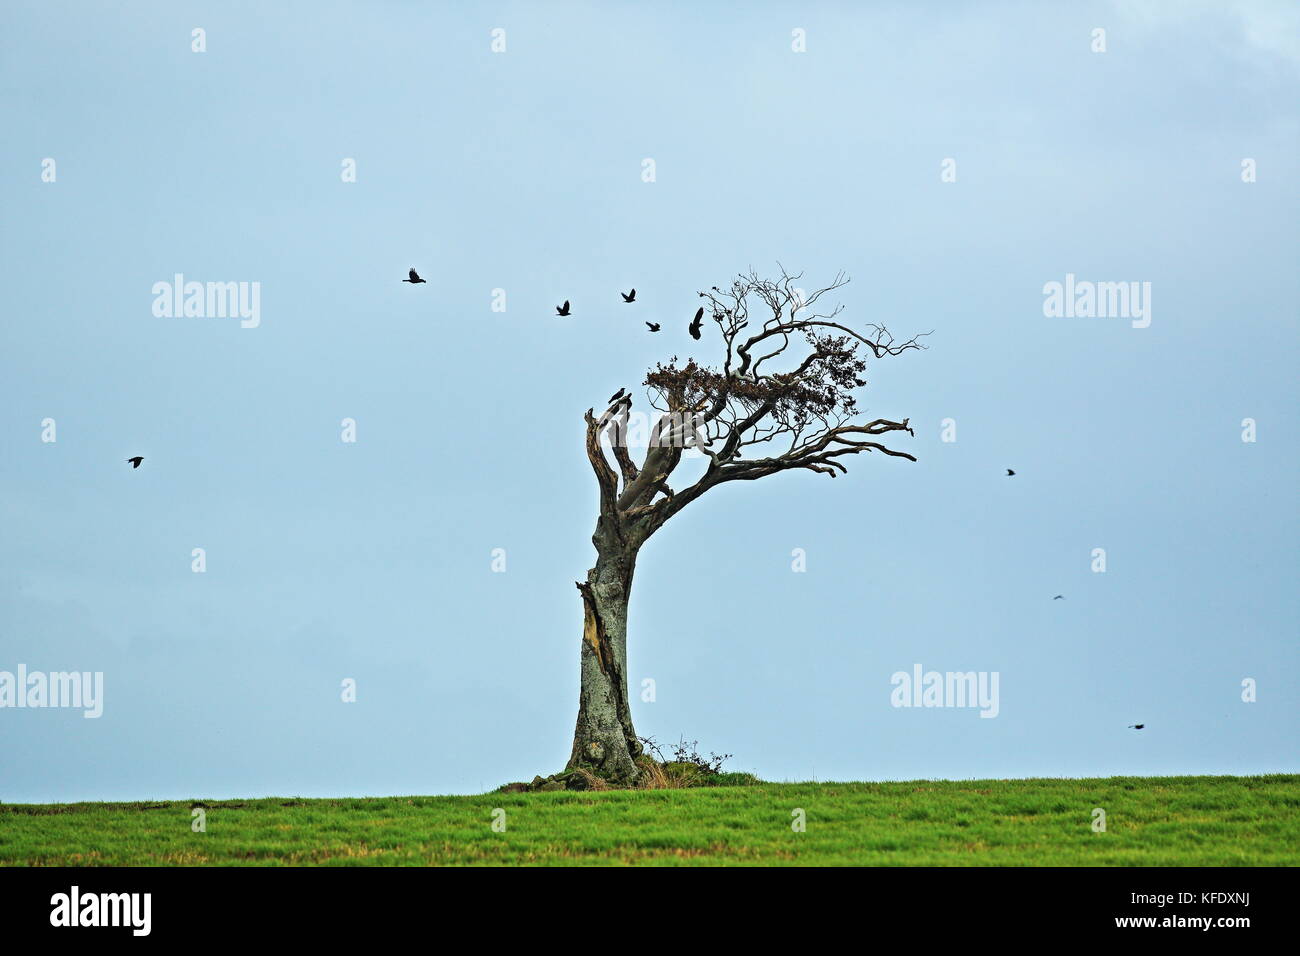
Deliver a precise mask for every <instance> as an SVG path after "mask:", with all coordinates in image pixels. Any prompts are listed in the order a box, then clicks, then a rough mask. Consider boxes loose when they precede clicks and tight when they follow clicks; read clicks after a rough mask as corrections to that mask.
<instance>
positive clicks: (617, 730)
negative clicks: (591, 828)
mask: <svg viewBox="0 0 1300 956" xmlns="http://www.w3.org/2000/svg"><path fill="white" fill-rule="evenodd" d="M604 525H605V522H603V521H602V522H601V526H602V527H603V526H604ZM593 540H594V542H595V543H596V550H597V559H596V566H595V567H594V568H592V569H591V570H590V571H588V572H587V580H586V581H585V582H578V591H579V592H580V593H581V595H582V605H583V626H582V683H581V688H580V690H579V693H578V722H577V725H576V726H575V727H574V731H573V751H572V753H571V754H570V756H569V763H568V768H569V769H573V768H576V767H582V768H584V769H586V770H589V771H591V772H592V773H594V774H596V775H597V776H599V777H602V778H604V779H606V780H608V781H609V782H611V783H614V784H616V785H619V786H630V785H631V784H634V783H635V782H636V780H637V777H638V776H639V774H640V771H639V770H638V768H637V765H636V758H637V757H639V756H640V755H641V743H640V741H639V740H638V739H637V736H636V730H635V728H634V727H633V726H632V712H631V709H630V708H629V706H628V694H627V606H628V598H629V596H630V594H631V590H632V572H633V570H634V569H635V567H636V551H635V550H634V549H633V548H631V547H630V546H629V545H628V544H627V543H626V542H618V541H613V540H609V539H607V538H605V537H604V536H602V533H601V528H600V527H598V529H597V532H596V535H595V537H594V538H593Z"/></svg>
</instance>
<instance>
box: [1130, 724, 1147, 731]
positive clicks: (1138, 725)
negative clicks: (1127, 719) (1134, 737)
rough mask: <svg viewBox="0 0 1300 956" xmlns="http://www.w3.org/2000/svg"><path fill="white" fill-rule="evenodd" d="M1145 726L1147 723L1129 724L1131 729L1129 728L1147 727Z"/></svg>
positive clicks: (1139, 728)
mask: <svg viewBox="0 0 1300 956" xmlns="http://www.w3.org/2000/svg"><path fill="white" fill-rule="evenodd" d="M1145 726H1146V724H1129V725H1128V729H1129V730H1141V729H1142V728H1143V727H1145Z"/></svg>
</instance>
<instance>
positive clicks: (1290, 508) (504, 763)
mask: <svg viewBox="0 0 1300 956" xmlns="http://www.w3.org/2000/svg"><path fill="white" fill-rule="evenodd" d="M2 16H3V29H2V30H0V53H2V56H0V76H2V78H3V87H2V89H0V99H2V101H3V105H4V113H5V117H6V121H5V127H6V130H5V144H4V148H3V150H0V188H2V189H3V206H4V221H5V228H4V230H3V233H2V234H0V244H2V246H0V251H2V252H3V256H4V260H5V262H6V263H7V264H8V266H9V268H8V269H7V270H6V283H5V284H6V293H7V296H6V298H7V309H6V312H7V315H6V320H5V322H4V338H3V349H2V350H0V400H2V401H0V429H2V435H3V445H4V449H5V454H4V455H3V456H2V457H0V463H2V464H0V491H2V492H3V494H2V495H0V508H3V529H4V530H3V536H2V537H0V670H8V671H14V670H15V669H16V668H17V666H18V665H19V664H24V665H26V667H27V668H29V669H31V670H40V671H61V670H79V671H102V672H103V673H104V684H105V691H104V697H105V699H104V714H103V716H102V717H101V718H99V719H97V720H87V719H83V717H82V716H81V714H80V712H78V711H75V710H59V709H43V710H41V709H0V799H3V800H6V801H53V800H83V799H85V800H93V799H143V798H184V797H227V796H252V795H265V794H297V795H304V796H324V795H336V794H348V795H372V794H392V793H448V792H478V791H482V790H485V789H489V788H491V787H494V786H496V785H498V784H500V783H504V782H506V781H507V780H514V779H519V778H524V779H529V778H531V777H532V775H533V774H535V773H547V772H551V771H554V770H556V769H559V767H560V766H561V765H562V764H563V762H564V760H565V759H566V758H567V756H568V749H569V744H570V741H571V736H572V726H573V719H574V716H575V713H576V704H577V679H578V667H577V664H578V651H579V637H580V625H581V605H580V601H579V597H578V594H577V592H576V590H575V589H574V587H573V582H574V581H575V580H577V579H579V578H581V577H583V575H584V574H585V572H586V569H587V568H588V567H589V566H590V565H591V563H592V560H593V557H594V554H593V550H592V547H591V542H590V536H591V532H592V530H593V526H594V520H595V514H596V487H595V483H594V480H593V479H592V476H591V473H590V470H589V468H588V465H587V462H586V459H585V456H584V454H583V450H582V412H583V411H584V410H585V409H587V408H588V407H591V406H593V405H597V404H599V403H600V402H602V401H603V400H604V399H605V398H606V397H607V396H608V395H610V394H611V393H613V392H614V391H615V390H616V389H618V388H619V387H622V386H633V387H634V388H633V393H634V394H635V395H636V396H637V400H638V407H644V389H642V388H641V387H640V382H641V379H642V376H643V375H644V371H645V369H646V368H647V367H648V366H650V365H652V364H653V363H654V362H656V361H660V360H666V359H667V358H668V357H669V356H671V355H674V354H676V355H679V356H681V357H685V356H687V355H693V356H695V357H697V358H700V359H702V360H708V361H716V360H717V358H718V349H719V343H718V341H717V340H716V339H715V340H713V341H709V340H708V339H706V340H705V341H704V342H702V343H699V344H696V343H693V342H692V341H691V340H690V339H689V338H688V337H687V335H686V323H687V321H688V320H689V317H690V315H691V313H692V312H693V311H694V309H695V306H696V301H697V300H696V295H695V293H696V291H697V290H698V289H701V288H707V287H708V286H712V285H726V284H728V282H729V279H730V277H732V276H734V275H735V274H736V273H737V272H739V271H743V270H746V269H748V268H749V267H751V266H752V267H754V268H755V269H757V270H758V271H760V272H764V273H771V272H773V271H774V270H775V269H776V263H777V261H778V260H779V261H780V262H781V263H783V264H785V265H786V266H787V267H789V268H790V269H792V270H802V271H804V273H805V277H806V282H805V283H803V284H804V285H806V286H807V287H809V288H812V287H815V286H816V285H818V284H824V283H825V282H828V281H829V280H830V279H831V278H832V277H833V276H834V274H835V273H836V272H837V271H839V270H844V271H845V272H847V273H848V274H849V275H850V276H851V278H852V282H851V283H850V284H849V285H848V286H847V287H845V288H844V289H843V290H841V292H840V293H839V294H838V301H841V302H843V304H844V306H845V309H846V311H845V313H844V318H845V320H847V321H849V322H855V323H859V324H865V323H868V322H883V323H885V324H887V325H888V326H889V327H890V329H891V330H893V331H895V332H897V333H903V334H911V333H914V332H921V331H928V330H933V334H932V335H931V336H929V338H928V339H927V342H928V344H929V349H928V350H927V351H925V352H912V353H908V354H907V355H905V356H903V357H900V358H896V359H892V360H889V361H887V362H881V363H877V364H873V365H872V366H871V368H870V369H869V373H870V379H871V387H870V388H869V389H868V390H867V391H866V392H865V393H864V395H863V397H862V398H861V399H860V405H862V406H864V407H865V408H866V409H867V411H868V413H869V414H870V415H871V416H872V417H877V416H879V417H886V418H894V419H898V418H903V417H907V418H910V420H911V422H912V424H913V425H914V426H915V428H916V437H915V438H914V439H909V438H907V437H906V436H904V437H903V438H902V439H900V440H897V441H895V443H894V444H895V445H897V446H898V447H902V448H905V449H906V450H908V451H910V452H912V453H913V454H915V455H916V456H917V457H918V459H919V460H918V462H916V463H911V462H907V461H905V460H901V459H891V458H884V457H881V456H869V455H864V456H859V457H858V458H857V459H856V460H854V461H853V462H852V464H851V469H850V474H849V475H848V476H846V477H840V478H837V479H835V480H834V481H832V480H830V479H828V478H825V477H821V476H817V475H813V474H811V473H804V472H800V473H797V474H785V475H778V476H775V477H773V478H769V479H765V480H762V481H760V482H746V483H736V484H735V485H732V486H727V487H723V488H721V489H718V490H716V491H714V492H711V493H710V494H709V495H708V496H706V497H705V498H704V499H703V500H702V501H700V502H698V503H696V504H693V505H692V506H690V507H689V508H688V509H686V510H685V511H683V512H682V513H681V515H679V516H678V517H677V518H675V519H674V520H673V521H672V522H671V523H670V524H669V525H668V526H666V527H665V528H664V529H663V531H661V532H660V533H659V534H658V535H657V536H656V537H655V538H654V539H653V540H652V541H651V542H650V543H649V544H648V545H647V547H646V549H645V550H644V551H643V552H642V555H641V558H640V561H639V564H638V569H637V579H636V585H635V593H634V595H633V600H632V609H631V621H630V634H629V656H630V665H629V666H630V672H631V675H630V676H631V677H632V681H633V684H634V685H638V686H639V684H640V681H641V680H642V679H643V678H647V677H648V678H652V679H653V680H654V681H655V683H656V689H657V695H656V700H655V701H654V702H653V703H644V702H640V701H639V700H637V701H634V711H633V713H634V717H635V719H636V721H637V726H638V730H639V731H640V732H641V733H643V734H651V735H655V736H656V737H658V738H659V739H660V740H661V741H667V740H675V739H677V737H678V736H679V735H685V736H686V737H687V738H688V739H698V740H699V741H700V743H701V747H702V748H704V749H712V750H715V751H719V752H726V753H731V754H734V755H735V757H734V758H733V760H732V761H731V762H730V764H729V765H730V766H731V767H732V768H733V769H740V770H752V771H755V772H757V773H759V774H760V775H762V776H764V777H766V778H768V779H773V780H802V779H813V778H815V779H821V780H828V779H911V778H922V777H946V778H969V777H1021V776H1043V775H1049V776H1091V775H1110V774H1174V773H1259V772H1270V771H1295V770H1296V747H1295V739H1296V731H1297V726H1298V724H1300V721H1298V720H1297V718H1298V717H1300V692H1298V691H1297V676H1298V674H1297V670H1298V668H1297V664H1298V663H1300V661H1298V660H1297V653H1296V650H1297V640H1296V638H1297V633H1296V619H1297V613H1296V612H1297V598H1296V589H1295V581H1296V577H1297V571H1300V567H1298V566H1297V565H1298V562H1297V551H1296V546H1295V542H1296V533H1297V530H1298V529H1297V510H1296V497H1295V476H1296V471H1297V464H1298V461H1297V457H1298V456H1297V451H1296V449H1297V447H1298V444H1297V439H1298V438H1300V436H1297V421H1296V385H1295V371H1294V370H1295V368H1296V366H1297V358H1298V356H1297V334H1296V333H1297V302H1298V301H1300V282H1298V281H1297V277H1296V268H1295V262H1296V247H1297V243H1296V240H1297V231H1298V230H1297V223H1300V215H1298V213H1300V209H1298V208H1297V206H1298V205H1300V203H1298V202H1297V194H1296V189H1295V183H1296V182H1297V177H1298V176H1300V161H1298V159H1297V155H1298V154H1297V144H1298V142H1300V125H1298V123H1297V119H1298V117H1297V108H1296V104H1297V96H1296V94H1297V80H1298V79H1300V26H1298V25H1297V16H1296V14H1295V12H1294V7H1292V6H1291V5H1289V4H1269V3H1254V4H1246V3H1242V4H1233V3H1228V4H1214V5H1210V4H1206V5H1198V4H1177V5H1168V4H1165V5H1162V4H1150V5H1148V4H1129V3H1125V4H1121V5H1111V4H1092V5H1089V4H1079V5H1068V6H1066V5H1056V4H1028V3H1024V4H1012V3H1006V4H1003V3H989V4H938V3H933V4H929V3H927V4H902V3H899V4H871V5H867V4H847V3H845V4H831V3H820V4H817V3H814V4H779V3H753V4H747V5H746V6H745V9H744V12H743V14H741V13H738V12H737V10H736V8H735V7H734V5H721V4H717V5H714V4H709V5H701V4H688V3H665V4H655V5H653V6H652V7H647V6H643V5H638V6H633V5H631V4H618V3H608V4H590V5H586V4H559V3H549V4H536V3H535V4H522V3H521V4H509V3H496V4H483V5H479V6H470V5H464V4H455V5H453V4H436V5H435V4H416V3H375V4H359V3H358V4H344V3H335V4H316V3H313V4H307V3H284V4H255V3H221V4H216V3H166V4H163V3H156V4H133V5H130V6H126V7H120V6H119V7H106V6H104V5H100V4H89V3H79V4H68V3H50V2H40V3H37V2H14V3H9V4H6V6H5V10H4V13H3V15H2ZM196 27H198V28H202V29H203V30H204V31H206V45H207V48H206V52H203V53H195V52H192V50H191V31H192V30H193V29H194V28H196ZM1097 27H1101V28H1104V29H1105V30H1106V50H1105V52H1104V53H1095V52H1092V50H1091V49H1090V47H1091V45H1092V43H1093V40H1092V31H1093V30H1094V28H1097ZM494 28H500V29H503V30H504V31H505V37H506V50H505V52H503V53H493V52H492V51H491V48H490V44H491V39H492V38H491V35H490V34H491V31H492V30H493V29H494ZM796 29H800V30H803V31H805V35H806V52H803V53H796V52H794V51H793V50H792V48H791V44H792V31H794V30H796ZM46 158H52V159H54V160H55V163H56V167H55V168H56V179H55V181H54V182H43V181H42V175H41V173H42V161H43V160H44V159H46ZM349 158H350V159H354V160H355V161H356V168H357V177H356V182H352V183H348V182H343V181H342V179H341V176H340V171H341V164H342V163H343V161H344V160H345V159H349ZM646 158H651V159H653V160H654V162H655V170H656V177H655V181H654V182H644V181H643V180H642V161H643V160H644V159H646ZM947 158H952V159H954V160H955V161H956V164H957V165H956V168H957V180H956V181H955V182H942V181H941V178H940V171H941V163H942V162H943V161H944V160H945V159H947ZM1246 158H1250V159H1253V160H1255V163H1256V169H1257V181H1255V182H1253V183H1245V182H1243V181H1242V175H1241V164H1242V160H1243V159H1246ZM410 266H415V267H416V268H418V269H419V270H420V271H421V273H422V274H423V275H424V277H425V278H426V279H428V280H429V281H428V284H427V285H422V286H411V285H406V284H402V283H401V282H400V281H399V280H400V279H401V278H403V277H404V275H405V270H406V269H407V268H408V267H410ZM176 273H183V274H184V275H185V276H186V277H187V279H192V280H199V281H236V282H258V283H260V289H261V316H260V318H261V322H260V325H259V326H258V327H257V328H249V329H244V328H240V326H239V323H238V321H237V320H231V319H220V318H159V317H156V316H154V315H153V313H152V308H151V307H152V302H153V296H152V294H151V288H152V286H153V284H154V283H156V282H159V281H170V280H171V278H172V276H173V275H174V274H176ZM1067 273H1073V274H1075V275H1076V276H1078V277H1079V278H1080V279H1091V280H1098V281H1142V282H1150V283H1151V288H1152V302H1151V304H1152V321H1151V325H1150V327H1148V328H1145V329H1135V328H1133V327H1132V326H1131V324H1130V323H1129V322H1128V321H1127V320H1124V319H1122V318H1116V317H1110V318H1048V317H1046V316H1044V314H1043V291H1042V290H1043V286H1044V284H1045V283H1048V282H1052V281H1063V280H1064V278H1065V276H1066V274H1067ZM632 286H635V287H636V289H637V290H638V302H637V303H636V304H635V305H634V306H624V305H622V303H621V302H620V301H619V300H618V297H617V291H618V290H620V289H622V290H626V289H627V288H629V287H632ZM495 289H504V290H506V297H507V298H506V301H507V308H506V311H505V312H494V311H492V309H491V304H492V296H493V290H495ZM566 298H567V299H570V300H571V301H572V303H573V313H574V314H573V316H572V317H571V318H568V319H558V318H556V317H555V315H554V306H555V305H556V304H558V303H559V302H561V301H563V300H564V299H566ZM645 320H651V321H662V322H663V324H664V332H663V333H661V334H660V335H650V334H648V333H647V332H646V331H645V327H644V326H643V325H642V324H641V323H642V321H645ZM46 418H52V419H54V420H55V422H56V423H57V441H55V442H53V443H50V442H43V441H42V440H41V434H42V426H41V422H42V420H43V419H46ZM344 418H353V419H355V420H356V422H357V441H356V442H355V443H344V442H342V441H341V440H340V422H341V420H342V419H344ZM946 418H951V419H954V420H955V421H956V427H957V440H956V441H955V442H950V443H945V442H943V441H941V436H940V423H941V421H942V420H944V419H946ZM1245 418H1253V419H1254V420H1255V421H1256V422H1257V429H1258V431H1257V441H1255V442H1253V443H1248V442H1243V441H1242V440H1241V423H1242V420H1243V419H1245ZM132 455H144V456H145V457H146V461H145V463H144V466H143V467H142V468H140V469H139V470H138V471H133V470H131V469H130V468H129V467H128V466H127V465H126V464H125V463H124V459H126V458H127V457H129V456H132ZM1008 467H1010V468H1014V469H1015V470H1016V471H1017V475H1016V476H1015V477H1014V478H1008V477H1006V475H1005V469H1006V468H1008ZM194 548H203V549H205V551H206V554H207V571H206V572H205V573H202V574H195V573H193V572H192V571H191V552H192V549H194ZM494 548H504V549H505V552H506V555H507V568H508V570H507V571H506V572H505V573H493V572H492V570H491V554H492V550H493V549H494ZM795 548H802V549H804V551H805V552H806V554H807V571H806V572H805V573H795V572H793V571H792V570H791V552H792V551H793V549H795ZM1094 548H1104V549H1105V550H1106V556H1107V569H1106V571H1105V573H1095V572H1093V571H1092V570H1091V563H1092V551H1093V549H1094ZM1058 593H1060V594H1064V595H1066V599H1065V600H1063V601H1053V600H1052V597H1053V595H1055V594H1058ZM916 663H920V664H922V665H923V666H924V667H925V668H926V669H927V670H928V669H934V670H938V671H949V670H953V671H967V670H975V671H989V672H993V671H996V672H998V673H999V674H1000V693H1001V703H1000V713H999V715H998V716H997V718H996V719H980V718H979V716H978V714H977V713H976V712H975V711H973V710H970V709H958V708H935V709H901V708H893V707H891V706H890V691H891V689H892V688H891V685H890V676H891V675H892V674H893V673H894V672H895V671H899V670H909V671H910V670H911V668H912V666H913V665H914V664H916ZM345 678H352V679H354V680H355V681H356V682H357V688H358V692H357V693H358V699H357V701H356V702H355V703H350V704H345V703H343V702H341V701H340V689H339V688H340V682H341V681H342V680H343V679H345ZM1245 678H1254V679H1255V680H1257V682H1258V700H1257V701H1256V702H1254V703H1244V702H1243V701H1242V700H1241V682H1242V680H1243V679H1245ZM1138 722H1144V723H1145V724H1146V729H1145V730H1143V731H1141V732H1140V733H1139V732H1135V731H1132V730H1129V729H1127V725H1129V724H1133V723H1138Z"/></svg>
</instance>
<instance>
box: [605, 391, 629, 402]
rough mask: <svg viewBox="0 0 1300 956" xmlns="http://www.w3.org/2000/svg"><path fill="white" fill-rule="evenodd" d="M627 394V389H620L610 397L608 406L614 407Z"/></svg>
mask: <svg viewBox="0 0 1300 956" xmlns="http://www.w3.org/2000/svg"><path fill="white" fill-rule="evenodd" d="M626 394H627V389H625V388H620V389H619V390H618V391H617V392H615V393H614V394H613V395H611V396H610V397H609V402H608V404H610V405H613V404H614V403H615V402H617V401H618V400H619V399H620V398H622V397H623V396H624V395H626Z"/></svg>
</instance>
